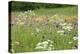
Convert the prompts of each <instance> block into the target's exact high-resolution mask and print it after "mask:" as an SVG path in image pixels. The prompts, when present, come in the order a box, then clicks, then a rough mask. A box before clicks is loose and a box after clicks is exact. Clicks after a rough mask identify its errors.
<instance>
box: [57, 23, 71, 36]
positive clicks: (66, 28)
mask: <svg viewBox="0 0 80 54" xmlns="http://www.w3.org/2000/svg"><path fill="white" fill-rule="evenodd" d="M59 25H60V26H61V27H62V30H58V31H57V33H60V34H61V35H62V34H63V33H64V32H66V31H67V32H69V31H71V30H72V29H73V27H72V24H71V23H60V24H59Z"/></svg>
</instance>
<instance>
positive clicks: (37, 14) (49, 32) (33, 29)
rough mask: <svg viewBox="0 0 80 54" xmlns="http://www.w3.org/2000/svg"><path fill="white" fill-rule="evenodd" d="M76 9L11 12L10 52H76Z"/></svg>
mask: <svg viewBox="0 0 80 54" xmlns="http://www.w3.org/2000/svg"><path fill="white" fill-rule="evenodd" d="M77 21H78V17H77V8H76V7H66V8H56V9H38V10H27V11H20V12H17V11H16V12H15V11H14V12H11V44H10V45H11V49H10V51H11V52H13V53H15V52H36V51H54V50H69V49H77V48H78V23H77Z"/></svg>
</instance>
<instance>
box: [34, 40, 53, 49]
mask: <svg viewBox="0 0 80 54" xmlns="http://www.w3.org/2000/svg"><path fill="white" fill-rule="evenodd" d="M52 43H53V41H51V40H47V41H43V42H39V43H38V44H37V45H36V47H35V49H41V50H52V48H53V44H52Z"/></svg>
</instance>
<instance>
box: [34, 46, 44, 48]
mask: <svg viewBox="0 0 80 54" xmlns="http://www.w3.org/2000/svg"><path fill="white" fill-rule="evenodd" d="M35 49H43V47H42V46H37V47H36V48H35Z"/></svg>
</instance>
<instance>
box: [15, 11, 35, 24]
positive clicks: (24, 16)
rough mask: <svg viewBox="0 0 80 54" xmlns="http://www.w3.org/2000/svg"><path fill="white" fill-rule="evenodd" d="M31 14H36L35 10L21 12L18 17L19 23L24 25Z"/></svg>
mask: <svg viewBox="0 0 80 54" xmlns="http://www.w3.org/2000/svg"><path fill="white" fill-rule="evenodd" d="M31 16H35V13H34V11H31V10H28V11H25V12H20V13H19V14H18V16H17V18H16V20H17V22H16V24H18V25H24V24H25V23H26V21H27V19H28V18H31Z"/></svg>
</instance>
